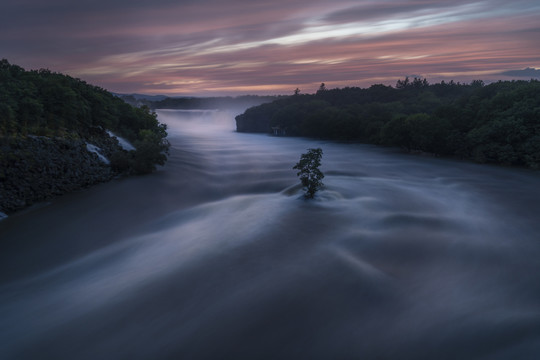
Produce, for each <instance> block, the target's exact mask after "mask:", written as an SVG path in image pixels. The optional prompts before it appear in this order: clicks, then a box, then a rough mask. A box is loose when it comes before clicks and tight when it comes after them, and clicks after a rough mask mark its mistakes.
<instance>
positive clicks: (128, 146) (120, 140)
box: [107, 130, 135, 151]
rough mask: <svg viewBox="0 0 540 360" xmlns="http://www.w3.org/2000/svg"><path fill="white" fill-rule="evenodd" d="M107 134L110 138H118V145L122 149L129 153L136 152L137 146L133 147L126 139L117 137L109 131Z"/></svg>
mask: <svg viewBox="0 0 540 360" xmlns="http://www.w3.org/2000/svg"><path fill="white" fill-rule="evenodd" d="M107 134H109V136H110V137H113V138H116V139H117V140H118V143H119V144H120V146H121V147H122V149H124V150H127V151H131V150H135V146H133V145H131V143H130V142H129V141H127V140H126V139H124V138H122V137H120V136H118V135H116V134H115V133H113V132H112V131H110V130H107Z"/></svg>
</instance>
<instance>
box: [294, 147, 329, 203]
mask: <svg viewBox="0 0 540 360" xmlns="http://www.w3.org/2000/svg"><path fill="white" fill-rule="evenodd" d="M322 154H323V151H322V149H321V148H317V149H308V152H307V153H305V154H302V156H301V157H300V161H299V162H298V163H297V164H296V165H295V166H294V167H293V169H296V170H299V171H298V172H297V173H296V175H297V176H298V177H300V181H301V183H302V186H303V187H304V190H305V194H304V195H305V197H306V198H308V199H313V197H314V196H315V193H316V192H317V191H318V190H319V189H320V188H321V187H322V186H323V185H324V184H323V183H322V181H321V180H322V179H323V178H324V174H323V173H322V172H321V171H320V170H319V166H321V158H322Z"/></svg>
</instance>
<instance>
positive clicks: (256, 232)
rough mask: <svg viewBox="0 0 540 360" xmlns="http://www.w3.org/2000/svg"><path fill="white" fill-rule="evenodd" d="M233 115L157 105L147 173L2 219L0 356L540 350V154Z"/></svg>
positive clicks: (514, 354)
mask: <svg viewBox="0 0 540 360" xmlns="http://www.w3.org/2000/svg"><path fill="white" fill-rule="evenodd" d="M236 113H238V112H236ZM236 113H235V112H230V111H229V112H228V111H179V110H160V111H158V116H159V120H160V121H162V122H164V123H166V124H167V125H168V127H169V128H168V131H169V140H170V142H171V150H170V157H169V161H168V162H167V164H166V165H165V166H164V167H162V168H160V169H159V170H158V171H157V172H155V173H153V174H151V175H148V176H143V177H132V178H126V179H119V180H115V181H112V182H110V183H106V184H102V185H98V186H96V187H93V188H91V189H88V190H85V191H81V192H77V193H73V194H69V195H65V196H62V197H60V198H57V199H54V200H53V201H51V202H50V203H48V204H42V205H41V206H38V207H34V208H32V209H29V210H28V211H25V212H22V213H20V214H17V215H14V216H11V217H9V218H7V219H5V220H3V221H0V266H1V272H0V358H2V359H532V358H535V356H538V354H540V221H539V215H540V191H539V189H540V175H539V174H538V173H537V172H533V171H527V170H520V169H511V168H503V167H492V166H482V165H476V164H472V163H467V162H460V161H454V160H445V159H435V158H431V157H427V156H415V155H407V154H402V153H400V152H399V151H396V150H394V149H386V148H377V147H373V146H368V145H359V144H339V143H333V142H325V141H317V140H308V139H299V138H285V137H272V136H267V135H261V134H242V133H236V132H235V131H234V129H235V125H234V115H235V114H236ZM313 147H321V148H322V149H323V151H324V154H323V159H322V167H321V170H322V171H323V172H324V173H325V175H326V177H325V178H324V180H323V181H324V183H325V185H326V187H325V189H324V190H323V191H321V192H320V193H318V195H317V197H316V198H315V199H314V200H312V201H307V200H305V199H303V197H302V190H301V188H300V186H299V185H298V179H297V177H296V174H295V171H294V170H292V167H293V166H294V164H295V163H296V162H297V161H298V160H299V158H300V155H301V154H302V153H304V152H306V149H308V148H313Z"/></svg>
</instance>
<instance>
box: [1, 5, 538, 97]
mask: <svg viewBox="0 0 540 360" xmlns="http://www.w3.org/2000/svg"><path fill="white" fill-rule="evenodd" d="M3 8H4V9H3V11H2V13H1V14H0V24H1V25H0V29H1V30H2V31H0V48H1V49H2V53H1V54H0V57H2V58H6V59H7V60H8V61H9V62H10V63H12V64H16V65H19V66H22V67H23V68H25V69H27V70H36V69H41V68H44V69H49V70H51V71H54V72H59V73H63V74H67V75H70V76H73V77H76V78H79V79H82V80H84V81H86V82H88V83H91V84H93V85H97V86H100V87H102V88H104V89H107V90H108V91H111V92H114V93H121V94H137V93H138V94H144V95H163V96H169V97H214V96H243V95H261V96H264V95H290V94H292V93H293V92H294V90H295V89H296V88H299V89H300V91H301V93H304V94H309V93H314V92H316V91H317V89H318V87H319V85H320V84H321V83H325V84H326V86H327V88H344V87H362V88H365V87H369V86H370V85H373V84H383V85H387V86H394V85H395V84H396V82H397V80H400V79H404V78H405V77H409V78H411V79H412V78H414V77H419V78H425V79H427V80H428V81H429V82H430V83H439V82H441V81H446V82H448V81H450V80H453V81H455V82H461V83H470V82H471V81H473V80H483V81H484V82H485V83H486V84H489V83H492V82H495V81H499V80H502V81H505V80H531V79H540V54H539V53H538V48H539V47H540V42H539V40H538V39H540V36H539V35H540V27H539V26H538V25H537V22H538V20H537V19H538V17H539V15H540V4H538V3H537V2H535V1H532V0H519V1H514V2H511V3H508V2H505V1H502V0H494V1H489V2H488V1H467V0H458V1H455V2H452V3H451V4H449V3H448V2H445V1H437V0H417V1H407V0H387V1H378V2H375V1H362V2H358V1H347V0H338V1H334V2H327V1H322V0H312V1H306V0H292V1H284V0H277V1H273V2H269V1H262V2H250V1H246V0H234V1H229V2H227V3H223V2H219V1H216V0H203V1H196V2H195V1H191V0H185V1H180V2H172V3H171V2H170V1H168V0H159V1H156V2H154V3H151V4H147V3H145V2H139V1H130V2H127V1H124V0H113V1H99V0H96V1H81V2H75V3H73V2H67V1H65V0H51V1H49V2H47V3H46V4H43V3H40V2H38V1H37V0H24V1H20V0H8V1H7V4H5V5H3Z"/></svg>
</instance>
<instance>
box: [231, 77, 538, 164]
mask: <svg viewBox="0 0 540 360" xmlns="http://www.w3.org/2000/svg"><path fill="white" fill-rule="evenodd" d="M236 123H237V130H238V131H240V132H242V131H245V132H270V131H271V128H272V127H275V126H279V127H280V128H282V129H283V130H284V132H285V133H286V134H287V135H291V136H308V137H314V138H322V139H333V140H346V141H358V142H363V143H370V144H383V145H388V146H399V147H402V148H404V149H406V150H408V151H423V152H428V153H432V154H435V155H444V156H456V157H460V158H468V159H472V160H474V161H477V162H482V163H497V164H507V165H518V166H527V167H531V168H538V167H540V162H539V159H540V156H539V153H538V149H540V144H539V143H538V141H539V139H540V81H538V80H530V81H505V82H502V81H500V82H496V83H492V84H489V85H485V84H484V83H483V82H482V81H481V80H475V81H473V82H472V83H471V84H461V83H455V82H453V81H451V82H444V81H443V82H441V83H438V84H429V83H428V82H427V80H425V79H419V78H415V79H413V80H412V81H411V80H410V79H408V78H406V79H405V80H400V81H398V83H397V85H396V87H395V88H394V87H391V86H385V85H372V86H371V87H370V88H367V89H361V88H355V87H349V88H344V89H326V88H324V90H321V89H319V91H317V93H316V94H313V95H307V94H302V95H300V94H295V95H294V96H290V97H288V98H281V99H278V100H276V101H274V102H272V103H268V104H264V105H261V106H258V107H253V108H250V109H248V110H247V111H246V112H245V113H244V114H241V115H239V116H237V117H236Z"/></svg>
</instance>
